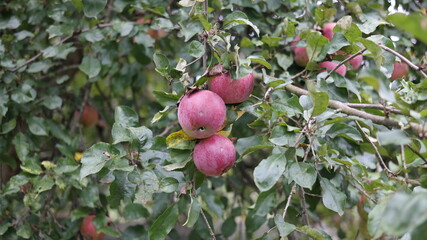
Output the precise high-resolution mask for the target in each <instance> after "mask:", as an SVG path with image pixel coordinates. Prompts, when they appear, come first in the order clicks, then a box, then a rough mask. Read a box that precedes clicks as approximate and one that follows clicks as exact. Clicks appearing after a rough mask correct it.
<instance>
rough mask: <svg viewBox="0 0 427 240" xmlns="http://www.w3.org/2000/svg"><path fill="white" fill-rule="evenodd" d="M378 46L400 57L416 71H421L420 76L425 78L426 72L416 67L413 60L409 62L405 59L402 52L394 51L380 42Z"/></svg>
mask: <svg viewBox="0 0 427 240" xmlns="http://www.w3.org/2000/svg"><path fill="white" fill-rule="evenodd" d="M378 46H380V47H381V48H382V49H384V50H386V51H387V52H389V53H391V54H393V55H395V56H397V57H398V58H400V59H401V60H402V61H404V62H405V63H406V64H408V65H409V66H410V67H411V68H413V69H415V70H416V71H419V72H420V73H421V76H423V77H424V78H427V73H425V72H424V71H423V69H422V68H420V67H418V66H417V65H415V64H414V63H413V62H411V61H410V60H409V59H407V58H406V57H404V56H403V55H402V54H400V53H398V52H396V51H394V50H393V49H391V48H389V47H386V46H384V45H382V44H378Z"/></svg>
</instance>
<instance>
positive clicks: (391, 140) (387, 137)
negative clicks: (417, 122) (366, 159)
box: [377, 129, 411, 146]
mask: <svg viewBox="0 0 427 240" xmlns="http://www.w3.org/2000/svg"><path fill="white" fill-rule="evenodd" d="M377 139H378V142H379V143H380V144H381V145H383V146H384V145H407V144H410V143H411V139H410V138H408V137H407V136H406V134H405V132H404V131H402V130H396V129H393V130H390V131H384V132H377Z"/></svg>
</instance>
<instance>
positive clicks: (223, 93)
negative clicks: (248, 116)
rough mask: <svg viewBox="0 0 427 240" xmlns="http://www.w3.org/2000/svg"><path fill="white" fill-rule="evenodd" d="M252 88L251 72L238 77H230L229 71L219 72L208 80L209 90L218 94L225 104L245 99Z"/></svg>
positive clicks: (252, 77) (252, 78) (252, 76)
mask: <svg viewBox="0 0 427 240" xmlns="http://www.w3.org/2000/svg"><path fill="white" fill-rule="evenodd" d="M253 89H254V75H253V74H252V73H250V74H248V75H246V76H244V77H242V78H240V79H231V75H230V73H221V74H219V75H216V76H214V77H213V78H211V79H210V81H209V90H211V91H212V92H214V93H216V94H218V95H219V96H220V97H221V98H222V100H224V102H225V103H226V104H233V103H241V102H243V101H245V100H246V99H247V98H248V97H249V96H250V95H251V93H252V90H253Z"/></svg>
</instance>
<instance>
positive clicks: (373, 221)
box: [368, 202, 406, 238]
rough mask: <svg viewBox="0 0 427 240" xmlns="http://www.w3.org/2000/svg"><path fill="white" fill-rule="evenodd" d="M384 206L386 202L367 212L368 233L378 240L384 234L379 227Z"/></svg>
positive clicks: (382, 217)
mask: <svg viewBox="0 0 427 240" xmlns="http://www.w3.org/2000/svg"><path fill="white" fill-rule="evenodd" d="M405 204H406V203H405ZM386 206H387V203H386V202H380V203H378V204H377V205H376V206H375V207H374V208H373V209H372V210H371V211H370V212H369V215H368V231H369V234H371V235H372V237H374V238H378V237H380V236H381V235H382V234H383V233H384V230H382V229H381V225H382V223H383V220H384V211H385V208H386Z"/></svg>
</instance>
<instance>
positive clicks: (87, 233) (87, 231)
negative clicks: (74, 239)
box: [80, 215, 105, 240]
mask: <svg viewBox="0 0 427 240" xmlns="http://www.w3.org/2000/svg"><path fill="white" fill-rule="evenodd" d="M95 217H96V216H95V215H90V216H87V217H85V218H84V219H83V221H82V224H81V225H80V233H81V234H82V235H83V237H84V238H85V239H90V240H101V239H103V238H104V237H105V234H104V233H102V232H98V230H97V229H96V227H95V226H94V225H93V219H94V218H95Z"/></svg>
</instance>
